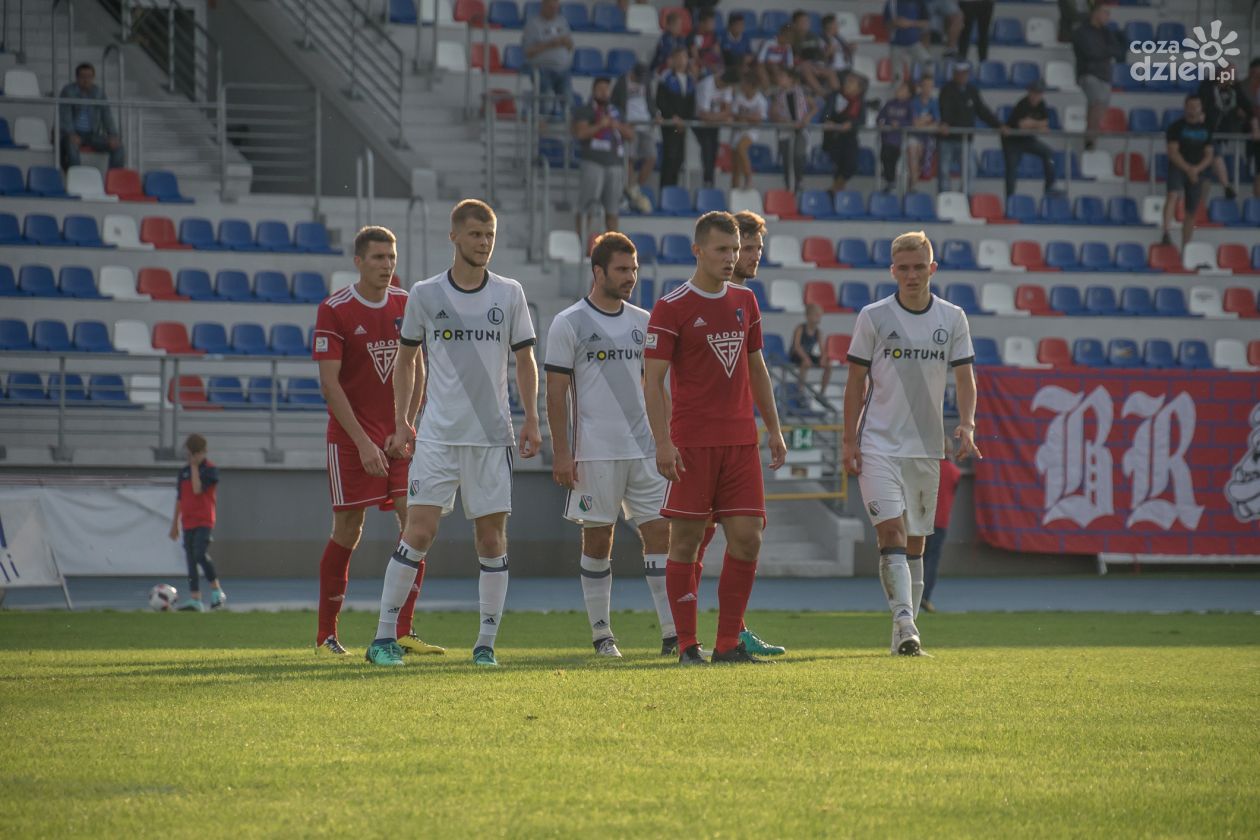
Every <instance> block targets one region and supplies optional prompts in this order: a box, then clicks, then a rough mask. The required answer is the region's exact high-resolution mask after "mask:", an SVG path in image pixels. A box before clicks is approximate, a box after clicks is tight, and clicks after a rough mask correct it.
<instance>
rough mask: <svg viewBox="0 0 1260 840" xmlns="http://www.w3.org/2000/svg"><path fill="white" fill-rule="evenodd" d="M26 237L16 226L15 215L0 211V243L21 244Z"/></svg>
mask: <svg viewBox="0 0 1260 840" xmlns="http://www.w3.org/2000/svg"><path fill="white" fill-rule="evenodd" d="M25 243H26V237H24V236H23V235H22V232H21V229H20V227H19V226H18V219H17V216H15V215H13V214H12V213H0V245H23V244H25Z"/></svg>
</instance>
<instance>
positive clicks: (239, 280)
mask: <svg viewBox="0 0 1260 840" xmlns="http://www.w3.org/2000/svg"><path fill="white" fill-rule="evenodd" d="M214 293H215V295H216V296H217V297H218V298H219V300H229V301H237V302H240V301H247V300H253V299H254V292H253V290H252V289H250V288H249V276H248V275H247V274H246V273H245V272H243V271H236V270H224V271H220V272H218V273H217V274H216V275H215V276H214Z"/></svg>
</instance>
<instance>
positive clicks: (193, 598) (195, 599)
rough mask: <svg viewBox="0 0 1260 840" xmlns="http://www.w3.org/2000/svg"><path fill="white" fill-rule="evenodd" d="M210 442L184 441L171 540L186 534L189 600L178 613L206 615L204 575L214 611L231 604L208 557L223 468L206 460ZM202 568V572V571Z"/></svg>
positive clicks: (198, 437) (196, 438)
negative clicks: (226, 603) (202, 597)
mask: <svg viewBox="0 0 1260 840" xmlns="http://www.w3.org/2000/svg"><path fill="white" fill-rule="evenodd" d="M207 448H208V447H207V446H206V439H205V438H204V437H202V436H201V435H197V434H193V435H189V436H188V440H186V441H184V457H185V459H186V460H187V463H185V464H184V466H183V467H181V468H180V470H179V476H178V478H177V479H176V488H175V515H174V516H173V517H172V518H171V539H172V540H178V539H179V532H180V529H183V532H184V559H185V560H186V561H187V563H188V597H187V598H186V599H185V600H184V602H183V603H181V604H179V605H178V606H177V607H176V609H180V610H189V611H192V612H205V609H206V608H205V605H204V604H203V603H202V602H201V585H200V582H199V581H200V576H201V572H205V575H206V581H207V582H208V583H209V584H210V587H211V590H212V591H211V593H210V608H211V609H216V610H217V609H218V608H219V607H222V606H223V604H224V602H226V601H227V595H225V594H224V592H223V584H222V583H221V582H220V580H219V576H218V575H217V574H215V571H214V562H213V561H212V560H211V559H210V555H209V554H208V553H207V552H208V551H209V550H210V541H211V540H212V539H213V534H214V520H215V512H216V511H215V509H216V507H217V506H218V493H219V468H218V467H216V466H215V465H214V463H213V462H212V461H211V460H210V459H209V458H207V457H206V452H207ZM199 568H200V571H199Z"/></svg>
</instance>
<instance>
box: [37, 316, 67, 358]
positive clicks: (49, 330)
mask: <svg viewBox="0 0 1260 840" xmlns="http://www.w3.org/2000/svg"><path fill="white" fill-rule="evenodd" d="M31 342H32V343H33V344H34V345H35V349H36V350H43V351H45V352H48V353H69V352H70V351H72V350H73V349H74V345H73V344H71V343H70V331H69V330H68V329H66V325H65V323H64V322H62V321H53V320H51V319H45V320H41V321H36V322H35V326H34V327H33V328H32V329H31Z"/></svg>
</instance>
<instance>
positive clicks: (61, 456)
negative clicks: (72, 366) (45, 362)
mask: <svg viewBox="0 0 1260 840" xmlns="http://www.w3.org/2000/svg"><path fill="white" fill-rule="evenodd" d="M57 371H58V374H57V375H58V376H60V377H61V388H60V390H59V392H58V394H57V445H56V446H55V447H54V448H53V451H52V459H53V460H54V461H69V460H70V450H68V449H67V448H66V357H65V356H64V355H60V356H58V357H57Z"/></svg>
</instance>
